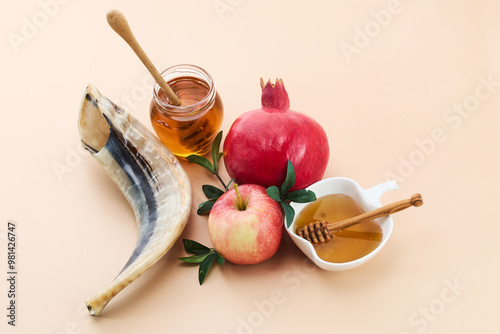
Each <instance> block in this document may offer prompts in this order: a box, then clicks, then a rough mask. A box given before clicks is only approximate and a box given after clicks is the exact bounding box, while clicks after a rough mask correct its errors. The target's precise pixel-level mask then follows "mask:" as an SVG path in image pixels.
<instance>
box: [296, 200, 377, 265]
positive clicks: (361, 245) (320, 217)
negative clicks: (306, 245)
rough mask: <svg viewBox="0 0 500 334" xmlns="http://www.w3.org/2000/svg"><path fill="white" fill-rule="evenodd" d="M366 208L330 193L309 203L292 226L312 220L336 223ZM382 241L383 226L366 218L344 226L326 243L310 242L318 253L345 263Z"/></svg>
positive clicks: (362, 211) (358, 213)
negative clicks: (364, 220)
mask: <svg viewBox="0 0 500 334" xmlns="http://www.w3.org/2000/svg"><path fill="white" fill-rule="evenodd" d="M364 212H365V211H364V210H363V209H362V208H361V206H360V205H359V204H358V203H357V202H356V200H354V198H352V197H350V196H347V195H344V194H332V195H326V196H322V197H320V198H318V199H317V200H316V201H314V202H312V203H309V204H308V205H307V206H306V207H305V208H304V209H302V211H301V212H300V213H299V214H298V215H297V217H296V220H295V228H296V230H298V229H299V228H301V227H304V226H306V225H308V224H309V223H311V222H315V221H327V222H328V223H334V222H338V221H341V220H344V219H348V218H352V217H354V216H358V215H360V214H363V213H364ZM381 241H382V228H381V227H380V225H379V224H378V223H377V222H376V221H374V220H368V221H366V222H363V223H361V224H357V225H354V226H351V227H348V228H345V229H343V230H342V231H340V232H337V233H335V236H334V237H333V238H332V240H330V241H329V242H326V243H321V244H313V247H314V250H315V251H316V253H317V254H318V256H319V257H320V258H321V259H322V260H324V261H327V262H333V263H344V262H350V261H354V260H357V259H359V258H362V257H363V256H365V255H368V254H369V253H371V252H372V251H373V250H375V248H377V247H378V245H379V244H380V243H381Z"/></svg>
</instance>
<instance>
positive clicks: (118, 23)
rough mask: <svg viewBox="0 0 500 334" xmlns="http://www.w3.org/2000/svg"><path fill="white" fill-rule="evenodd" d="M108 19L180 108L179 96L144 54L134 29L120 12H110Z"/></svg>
mask: <svg viewBox="0 0 500 334" xmlns="http://www.w3.org/2000/svg"><path fill="white" fill-rule="evenodd" d="M106 19H107V21H108V24H109V26H110V27H111V28H112V29H113V30H114V31H115V32H116V33H117V34H118V35H120V37H121V38H123V39H124V40H125V42H127V44H128V45H129V46H130V47H131V48H132V50H134V52H135V54H136V55H137V57H139V59H140V60H141V61H142V63H143V64H144V66H146V68H147V69H148V71H149V73H151V75H152V76H153V78H154V79H155V81H156V82H157V83H158V85H159V86H160V87H161V89H162V90H163V91H164V92H165V94H166V95H167V97H168V99H169V100H170V102H171V103H172V104H173V105H175V106H180V105H181V101H180V100H179V98H178V97H177V95H175V93H174V92H173V91H172V89H171V88H170V86H169V85H168V83H167V82H166V81H165V79H163V77H162V76H161V74H160V72H158V70H157V69H156V67H155V66H154V65H153V62H151V60H150V59H149V57H148V55H147V54H146V52H144V50H143V49H142V47H141V45H140V44H139V42H138V41H137V39H136V38H135V36H134V34H133V33H132V29H130V26H129V24H128V22H127V19H126V18H125V16H124V15H123V14H122V13H121V12H120V11H118V10H116V9H113V10H110V11H109V12H108V14H107V15H106Z"/></svg>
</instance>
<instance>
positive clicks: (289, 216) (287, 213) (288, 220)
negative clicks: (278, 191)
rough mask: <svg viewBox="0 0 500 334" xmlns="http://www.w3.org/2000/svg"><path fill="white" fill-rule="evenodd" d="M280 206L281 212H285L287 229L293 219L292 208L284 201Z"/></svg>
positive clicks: (293, 212)
mask: <svg viewBox="0 0 500 334" xmlns="http://www.w3.org/2000/svg"><path fill="white" fill-rule="evenodd" d="M280 204H281V207H282V208H283V211H285V217H286V227H287V228H288V227H290V225H292V222H293V218H294V217H295V211H294V210H293V208H292V206H291V205H290V204H288V202H286V201H283V202H281V203H280Z"/></svg>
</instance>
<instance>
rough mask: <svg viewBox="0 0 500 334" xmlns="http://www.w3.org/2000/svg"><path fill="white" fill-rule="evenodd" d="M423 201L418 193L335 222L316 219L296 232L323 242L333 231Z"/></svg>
mask: <svg viewBox="0 0 500 334" xmlns="http://www.w3.org/2000/svg"><path fill="white" fill-rule="evenodd" d="M423 203H424V202H423V199H422V196H421V195H420V194H414V195H413V196H411V198H410V199H406V200H402V201H398V202H395V203H392V204H387V205H384V206H382V207H380V208H378V209H375V210H372V211H369V212H365V213H363V214H361V215H358V216H355V217H352V218H349V219H345V220H342V221H339V222H336V223H328V222H327V221H316V222H313V223H310V224H309V225H306V226H304V227H302V228H299V229H298V230H297V234H298V235H299V236H300V237H302V238H304V239H306V240H308V241H309V242H311V243H314V244H319V243H324V242H328V241H330V240H331V239H332V237H333V236H334V235H335V233H337V232H340V231H341V230H343V229H345V228H348V227H350V226H353V225H356V224H360V223H363V222H366V221H368V220H371V219H375V218H379V217H383V216H388V215H390V214H393V213H396V212H399V211H401V210H404V209H407V208H409V207H412V206H414V207H419V206H421V205H422V204H423Z"/></svg>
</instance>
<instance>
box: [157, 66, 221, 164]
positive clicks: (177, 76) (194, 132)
mask: <svg viewBox="0 0 500 334" xmlns="http://www.w3.org/2000/svg"><path fill="white" fill-rule="evenodd" d="M162 76H163V78H164V79H165V81H166V82H167V83H168V85H169V86H170V88H171V89H172V90H173V92H174V93H175V94H176V95H177V97H178V98H179V99H180V101H181V105H180V106H175V105H173V104H171V103H170V101H169V99H168V97H167V96H166V94H165V93H164V92H163V90H162V89H161V88H160V86H159V85H158V84H157V83H155V85H154V87H153V99H152V101H151V106H150V117H151V123H152V125H153V128H154V130H155V132H156V134H157V135H158V137H159V139H160V140H161V141H162V143H163V144H164V145H165V146H167V147H168V148H169V149H170V151H172V153H174V154H175V155H176V156H177V157H179V158H181V159H182V158H185V157H187V156H188V155H191V154H198V155H205V154H207V153H208V152H209V151H210V148H211V144H212V141H213V140H214V138H215V136H216V135H217V133H218V132H219V130H220V127H221V124H222V118H223V114H224V111H223V106H222V100H221V98H220V96H219V94H218V93H217V90H216V88H215V83H214V81H213V80H212V77H211V76H210V74H208V73H207V72H206V71H205V70H204V69H202V68H201V67H198V66H195V65H187V64H183V65H176V66H173V67H170V68H168V69H166V70H165V71H164V72H163V73H162Z"/></svg>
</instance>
